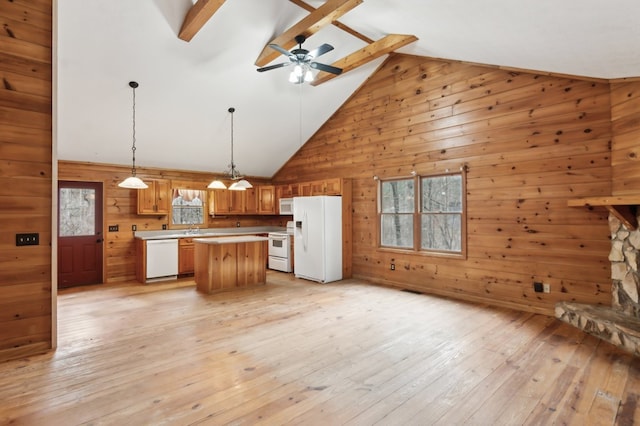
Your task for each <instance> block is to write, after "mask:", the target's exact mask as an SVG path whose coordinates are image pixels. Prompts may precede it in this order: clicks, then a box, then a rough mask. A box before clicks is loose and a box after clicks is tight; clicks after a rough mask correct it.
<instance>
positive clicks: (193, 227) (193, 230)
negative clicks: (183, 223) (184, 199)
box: [185, 222, 200, 235]
mask: <svg viewBox="0 0 640 426" xmlns="http://www.w3.org/2000/svg"><path fill="white" fill-rule="evenodd" d="M199 233H200V227H199V226H197V225H196V224H195V223H193V222H192V223H191V224H190V225H189V229H187V230H186V231H185V234H187V235H189V234H199Z"/></svg>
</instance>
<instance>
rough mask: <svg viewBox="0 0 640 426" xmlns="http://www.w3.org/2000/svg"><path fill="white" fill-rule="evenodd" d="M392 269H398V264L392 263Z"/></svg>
mask: <svg viewBox="0 0 640 426" xmlns="http://www.w3.org/2000/svg"><path fill="white" fill-rule="evenodd" d="M391 270H392V271H395V270H396V264H395V263H392V264H391Z"/></svg>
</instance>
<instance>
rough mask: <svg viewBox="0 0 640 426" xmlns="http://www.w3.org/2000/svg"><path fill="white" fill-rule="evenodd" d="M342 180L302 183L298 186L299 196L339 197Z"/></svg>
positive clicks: (332, 179) (333, 179)
mask: <svg viewBox="0 0 640 426" xmlns="http://www.w3.org/2000/svg"><path fill="white" fill-rule="evenodd" d="M341 194H342V179H341V178H331V179H324V180H316V181H313V182H304V183H301V184H300V195H302V196H305V197H308V196H311V195H341Z"/></svg>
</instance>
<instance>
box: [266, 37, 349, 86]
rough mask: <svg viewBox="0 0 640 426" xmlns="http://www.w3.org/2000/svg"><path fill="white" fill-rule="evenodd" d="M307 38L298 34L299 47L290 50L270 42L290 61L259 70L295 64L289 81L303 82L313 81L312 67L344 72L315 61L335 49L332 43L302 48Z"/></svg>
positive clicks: (336, 72)
mask: <svg viewBox="0 0 640 426" xmlns="http://www.w3.org/2000/svg"><path fill="white" fill-rule="evenodd" d="M306 39H307V38H306V37H305V36H304V35H297V36H296V38H295V40H296V43H298V48H297V49H293V50H292V51H291V52H289V51H288V50H286V49H283V48H282V47H280V46H278V45H277V44H270V45H269V47H271V48H272V49H274V50H277V51H278V52H280V53H282V54H283V55H284V56H286V57H287V58H289V62H282V63H280V64H275V65H269V66H266V67H262V68H258V72H264V71H269V70H273V69H276V68H282V67H287V66H289V65H295V67H294V68H293V71H292V72H291V75H290V76H289V81H290V82H292V83H298V84H299V83H303V82H305V81H307V82H308V81H312V80H313V75H312V74H311V68H313V69H317V70H320V71H326V72H330V73H332V74H340V73H341V72H342V68H338V67H334V66H331V65H326V64H321V63H320V62H315V61H314V59H316V58H317V57H319V56H321V55H324V54H325V53H327V52H330V51H331V50H333V46H331V45H330V44H326V43H325V44H323V45H322V46H319V47H317V48H315V49H313V50H312V51H308V50H306V49H303V48H302V43H304V42H305V40H306Z"/></svg>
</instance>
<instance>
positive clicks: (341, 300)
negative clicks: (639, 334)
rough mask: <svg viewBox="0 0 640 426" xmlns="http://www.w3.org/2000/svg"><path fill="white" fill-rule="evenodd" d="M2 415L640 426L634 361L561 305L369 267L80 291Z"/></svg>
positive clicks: (63, 419) (24, 362)
mask: <svg viewBox="0 0 640 426" xmlns="http://www.w3.org/2000/svg"><path fill="white" fill-rule="evenodd" d="M58 321H59V324H58V329H59V347H58V349H57V350H56V351H55V352H51V353H47V354H42V355H37V356H32V357H28V358H24V359H19V360H15V361H9V362H5V363H2V364H0V424H24V425H36V426H38V425H58V424H60V425H77V424H95V425H98V424H153V425H195V424H203V425H219V424H234V425H241V424H250V425H274V424H304V425H316V424H317V425H333V424H351V425H365V424H366V425H370V424H378V425H397V424H406V425H429V424H442V425H445V424H446V425H451V424H462V423H467V424H487V422H490V423H492V424H582V423H585V422H587V421H590V422H592V423H594V424H616V423H617V424H634V423H635V422H639V421H640V417H639V416H640V412H639V408H638V402H637V401H638V391H637V389H638V385H639V384H640V368H639V367H638V360H637V358H633V357H632V356H631V355H629V354H626V353H624V352H621V351H620V350H619V349H617V348H615V347H613V346H612V345H609V344H608V343H606V342H601V341H598V340H597V339H595V338H593V337H591V336H588V335H585V334H584V333H582V332H581V331H579V330H577V329H574V328H572V327H570V326H569V325H567V324H564V323H561V322H559V321H557V320H555V319H554V318H550V317H546V316H542V315H536V314H532V313H523V312H517V311H512V310H508V309H504V308H492V307H489V306H486V305H480V304H471V303H466V302H460V301H455V300H449V299H444V298H438V297H433V296H429V295H421V294H414V293H410V292H403V291H399V290H397V289H391V288H384V287H380V286H373V285H369V284H367V283H365V282H361V281H358V280H345V281H342V282H338V283H331V284H326V285H322V284H317V283H312V282H309V281H303V280H298V279H295V278H294V277H293V275H292V274H284V273H279V272H272V271H270V272H269V273H268V274H267V285H266V286H263V287H260V288H257V289H247V290H241V291H234V292H228V293H221V294H214V295H204V294H200V293H198V292H197V291H196V290H195V284H194V282H193V280H192V279H181V280H177V281H172V282H165V283H155V284H149V285H142V284H138V283H118V284H110V285H97V286H88V287H84V288H75V289H67V290H63V291H61V292H60V294H59V295H58Z"/></svg>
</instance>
